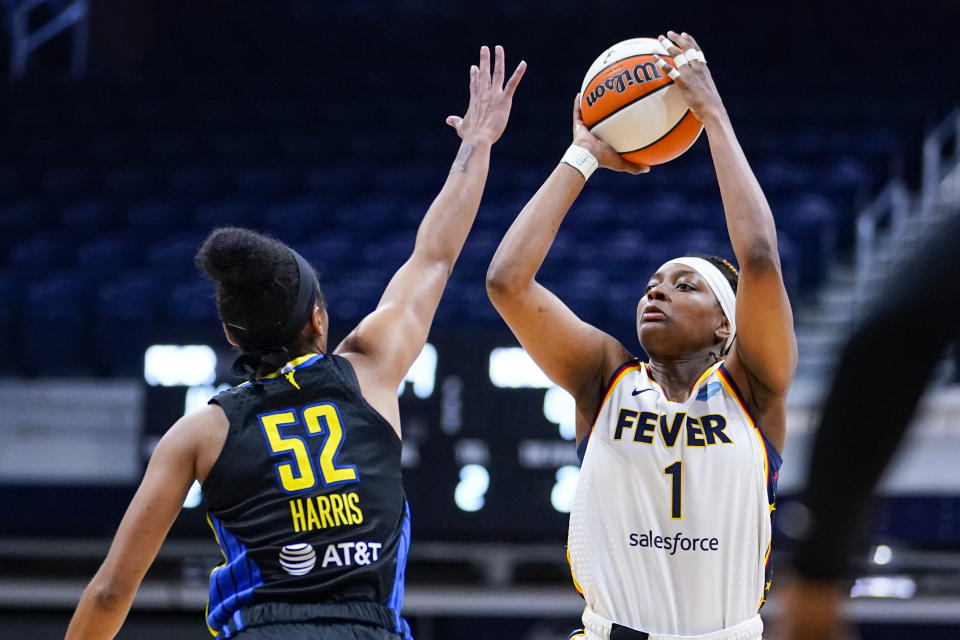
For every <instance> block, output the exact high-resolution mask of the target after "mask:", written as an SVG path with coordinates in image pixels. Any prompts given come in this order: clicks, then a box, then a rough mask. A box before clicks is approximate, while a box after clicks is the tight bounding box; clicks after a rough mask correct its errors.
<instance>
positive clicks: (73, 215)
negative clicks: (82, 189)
mask: <svg viewBox="0 0 960 640" xmlns="http://www.w3.org/2000/svg"><path fill="white" fill-rule="evenodd" d="M119 223H120V214H119V212H118V210H117V208H116V207H115V206H113V205H112V204H110V203H109V202H108V201H106V200H104V199H102V198H96V197H94V198H87V199H80V200H74V199H71V200H70V201H69V202H67V203H65V204H64V205H63V207H62V208H61V209H60V228H61V229H62V230H63V231H65V232H68V233H69V235H70V236H71V237H72V238H78V237H79V238H83V237H89V236H91V235H94V234H96V233H99V232H101V231H104V230H107V229H111V228H115V227H117V226H119Z"/></svg>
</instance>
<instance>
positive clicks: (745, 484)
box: [487, 31, 797, 640]
mask: <svg viewBox="0 0 960 640" xmlns="http://www.w3.org/2000/svg"><path fill="white" fill-rule="evenodd" d="M668 36H669V40H667V39H666V38H663V36H661V38H662V40H661V42H663V44H664V45H665V46H668V51H669V52H670V54H671V55H672V56H677V55H679V54H680V53H681V51H683V52H685V57H686V59H687V61H688V62H687V63H686V64H684V65H682V66H680V68H679V70H678V71H679V73H677V72H676V71H674V72H673V74H672V76H671V77H673V79H674V81H675V83H676V85H677V86H678V87H679V88H680V90H681V91H682V92H683V94H684V97H685V98H686V100H687V103H688V104H689V105H690V109H691V110H692V111H693V113H694V115H696V117H697V118H698V119H699V120H700V121H701V122H703V124H704V127H705V130H706V133H707V138H708V140H709V144H710V152H711V154H712V156H713V161H714V165H715V168H716V174H717V180H718V182H719V184H720V192H721V196H722V199H723V205H724V211H725V216H726V224H727V230H728V232H729V235H730V241H731V244H732V245H733V250H734V253H735V255H736V257H737V261H738V262H739V264H740V267H741V271H740V273H739V277H737V272H736V269H734V267H733V266H732V265H730V264H729V263H727V262H726V261H724V260H722V259H719V258H707V259H704V258H699V257H690V256H683V257H680V258H678V259H676V260H671V261H669V262H667V263H666V264H664V265H663V266H662V267H660V268H659V269H658V270H657V271H656V273H654V274H653V275H648V274H638V281H637V289H638V294H639V296H640V300H639V303H638V305H637V317H636V325H637V333H638V336H639V339H640V345H641V346H642V347H643V349H644V351H646V353H647V354H648V355H649V357H650V360H649V362H640V361H639V360H637V359H635V358H634V356H633V355H631V352H630V351H629V350H628V349H627V348H626V347H625V346H623V345H622V344H620V343H619V342H618V341H617V340H616V339H614V338H613V337H611V336H610V335H608V334H606V333H604V332H603V331H601V330H599V329H597V328H596V327H592V326H590V325H588V324H586V323H584V322H583V321H581V320H580V319H579V318H577V317H576V315H574V313H573V312H571V311H570V309H569V308H567V307H566V306H565V305H564V304H563V302H561V301H560V299H559V298H557V297H556V296H555V295H554V294H553V293H551V292H550V291H548V290H547V289H545V288H544V287H543V286H542V285H540V284H539V283H537V281H536V280H535V276H536V273H537V270H538V269H539V267H540V264H541V263H542V261H543V259H544V257H545V256H546V254H547V251H548V250H549V248H550V245H551V243H552V242H553V239H554V236H555V234H556V231H557V229H558V227H559V226H560V224H561V222H562V221H563V218H564V216H565V215H566V213H567V210H568V209H569V208H570V206H571V205H572V204H573V202H574V201H575V200H576V198H577V196H578V195H579V193H580V191H581V190H582V189H583V186H584V184H585V182H586V178H588V177H589V174H590V172H591V167H590V166H589V165H590V164H593V166H594V167H596V165H597V164H599V166H600V167H605V168H609V169H615V170H620V171H629V172H632V173H642V172H644V171H646V170H647V168H646V167H641V166H638V165H631V164H630V163H628V162H626V161H625V160H623V159H622V158H621V157H620V156H619V155H617V153H616V152H614V150H613V149H612V148H611V147H609V146H608V145H606V144H604V143H603V142H601V141H599V140H597V139H596V138H595V137H594V136H593V135H591V134H590V132H589V131H588V130H587V129H586V127H584V126H583V123H582V121H581V119H580V113H579V108H578V107H576V106H575V108H574V127H573V128H574V140H573V144H574V146H575V147H579V149H578V150H576V153H570V152H568V153H567V154H566V155H565V156H564V160H563V161H562V162H561V163H560V164H558V166H557V167H556V168H555V169H554V171H553V173H552V174H551V175H550V177H549V178H548V179H547V181H546V182H545V183H544V185H543V186H542V187H541V188H540V190H539V191H537V193H536V194H535V195H534V196H533V198H532V199H531V200H530V202H529V203H527V205H526V207H524V209H523V210H522V211H521V212H520V215H519V216H518V218H517V220H516V221H515V222H514V223H513V225H512V226H511V227H510V229H509V231H508V232H507V234H506V236H505V237H504V239H503V241H502V242H501V244H500V247H499V249H498V250H497V252H496V255H495V256H494V258H493V262H492V264H491V265H490V269H489V271H488V274H487V290H488V292H489V295H490V298H491V300H492V301H493V304H494V306H495V307H496V308H497V310H498V311H499V312H500V314H501V315H502V316H503V318H504V319H505V320H506V322H507V324H508V325H509V326H510V328H511V329H512V330H513V332H514V334H515V335H516V336H517V338H518V339H519V341H520V343H521V344H522V345H523V347H524V348H525V349H526V350H527V352H529V354H530V355H531V356H532V357H533V359H534V360H535V361H536V362H537V364H538V365H539V366H540V367H541V368H542V369H543V370H544V371H545V372H546V374H547V375H548V376H549V377H550V378H551V379H552V380H553V381H554V382H556V383H557V384H558V385H560V386H561V387H563V388H564V389H566V390H567V391H569V392H570V393H571V394H573V396H574V398H575V399H576V412H577V415H576V420H577V440H578V451H579V452H580V453H581V460H582V469H581V473H580V479H579V482H578V487H577V494H576V498H575V500H574V503H573V509H572V511H571V514H570V530H569V536H568V553H569V559H570V564H571V570H572V573H573V578H574V581H575V583H576V585H577V587H578V589H579V590H580V591H581V593H582V594H583V597H584V599H585V600H586V605H587V606H586V608H585V610H584V613H583V622H584V630H582V631H580V632H579V633H578V634H575V635H576V637H585V638H588V639H591V640H596V639H598V638H601V639H603V640H607V639H608V638H610V639H613V640H622V639H633V638H636V639H641V640H642V639H645V638H654V639H673V638H677V637H683V638H701V639H705V638H709V639H710V640H752V639H755V638H760V637H761V633H762V630H763V624H762V622H761V620H760V617H759V615H758V610H759V608H760V606H761V605H762V603H763V600H764V598H765V594H766V589H767V587H768V586H769V584H768V579H767V571H766V570H767V564H768V559H769V553H770V535H771V515H772V511H773V498H774V491H775V482H776V474H777V471H776V470H777V468H778V467H779V464H780V456H779V453H778V452H779V451H780V450H781V449H782V447H783V442H784V436H785V429H786V424H785V422H786V417H785V398H786V394H787V389H788V387H789V385H790V381H791V379H792V378H793V373H794V370H795V368H796V361H797V349H796V339H795V336H794V332H793V317H792V312H791V309H790V303H789V300H788V299H787V293H786V290H785V289H784V285H783V278H782V275H781V271H780V259H779V255H778V253H777V237H776V229H775V227H774V221H773V216H772V214H771V212H770V208H769V206H768V205H767V202H766V199H765V198H764V195H763V192H762V191H761V189H760V185H759V184H758V183H757V180H756V178H755V177H754V175H753V172H752V171H751V169H750V166H749V165H748V164H747V160H746V158H745V156H744V154H743V151H742V150H741V148H740V145H739V143H738V142H737V139H736V136H735V135H734V132H733V128H732V126H731V123H730V120H729V118H728V117H727V113H726V111H725V109H724V106H723V103H722V101H721V99H720V97H719V95H718V94H717V91H716V88H715V86H714V83H713V80H712V79H711V76H710V73H709V71H708V70H707V67H706V65H705V64H704V63H703V62H702V59H701V58H700V57H699V56H700V55H702V54H700V53H699V47H698V46H697V44H696V42H695V41H694V39H693V38H692V37H690V36H688V35H686V34H677V33H674V32H672V31H671V32H668ZM674 43H675V45H676V46H675V45H674ZM691 50H693V51H691ZM658 64H661V65H663V64H666V63H665V62H664V61H663V60H659V62H658ZM661 68H662V69H663V71H664V73H666V72H668V71H671V69H670V68H669V67H667V68H664V67H661ZM674 76H675V77H674ZM594 159H595V160H594ZM664 170H668V169H664ZM677 180H678V182H680V183H682V181H683V176H682V175H678V176H677ZM637 224H638V225H642V224H643V221H642V220H637ZM636 251H637V252H638V253H639V252H642V251H643V247H642V246H639V247H636ZM641 278H643V279H641Z"/></svg>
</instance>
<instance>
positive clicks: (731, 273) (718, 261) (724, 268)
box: [694, 255, 740, 294]
mask: <svg viewBox="0 0 960 640" xmlns="http://www.w3.org/2000/svg"><path fill="white" fill-rule="evenodd" d="M694 257H695V258H703V259H704V260H706V261H707V262H709V263H710V264H712V265H713V266H715V267H716V268H717V269H720V273H722V274H723V275H724V277H725V278H726V279H727V282H729V283H730V287H731V288H732V289H733V293H734V294H736V293H737V282H739V281H740V272H739V271H737V268H736V267H735V266H733V264H731V263H730V261H729V260H727V259H726V258H721V257H720V256H710V255H697V256H694Z"/></svg>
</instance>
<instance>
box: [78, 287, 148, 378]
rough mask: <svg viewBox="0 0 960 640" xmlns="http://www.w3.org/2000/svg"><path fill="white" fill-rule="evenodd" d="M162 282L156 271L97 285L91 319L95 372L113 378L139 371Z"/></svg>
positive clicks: (131, 374) (135, 373)
mask: <svg viewBox="0 0 960 640" xmlns="http://www.w3.org/2000/svg"><path fill="white" fill-rule="evenodd" d="M162 281H163V279H162V278H160V277H158V274H157V273H156V272H151V271H144V272H134V273H127V274H124V275H121V276H120V277H118V278H117V279H114V280H111V281H109V282H105V283H104V284H103V285H101V286H100V288H99V289H98V291H97V298H96V303H97V306H96V310H95V312H94V320H93V324H94V330H93V347H94V348H93V353H94V354H95V359H94V362H95V365H96V367H97V370H98V371H101V372H102V373H105V374H107V375H113V376H119V375H126V376H133V375H137V374H138V373H139V372H140V369H141V368H142V366H143V353H144V351H145V349H146V347H147V346H149V340H150V335H151V333H152V331H151V330H152V328H153V327H154V325H155V322H156V311H157V306H158V303H159V300H160V299H161V298H162V296H163V295H164V293H165V292H166V289H165V287H164V285H162V284H161V283H162Z"/></svg>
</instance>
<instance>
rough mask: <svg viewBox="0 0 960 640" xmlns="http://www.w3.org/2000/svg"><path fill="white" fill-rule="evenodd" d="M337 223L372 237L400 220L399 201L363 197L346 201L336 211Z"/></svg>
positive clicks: (391, 227) (387, 229)
mask: <svg viewBox="0 0 960 640" xmlns="http://www.w3.org/2000/svg"><path fill="white" fill-rule="evenodd" d="M334 215H335V216H336V218H335V219H336V221H337V223H338V224H339V225H340V226H342V227H347V228H350V229H353V230H354V232H355V233H358V234H360V235H362V236H364V237H367V238H371V237H375V236H377V235H379V234H381V233H385V232H387V231H389V230H391V229H393V228H395V227H397V226H399V222H400V208H399V206H398V205H397V203H395V202H393V201H390V200H384V199H383V198H363V199H361V200H354V201H352V202H344V203H343V204H341V205H340V206H339V207H338V208H337V210H336V211H335V212H334Z"/></svg>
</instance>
